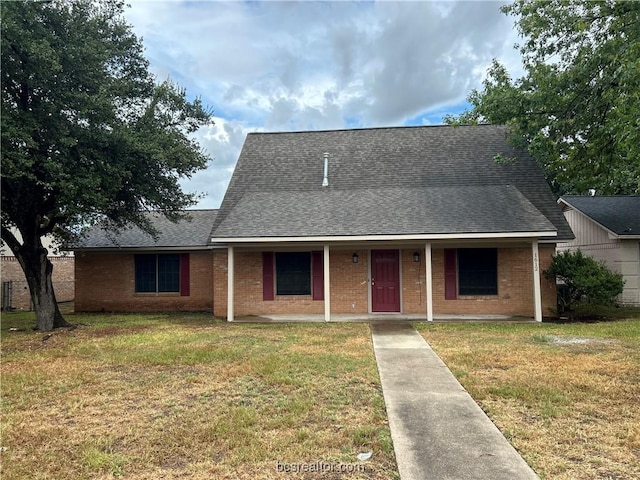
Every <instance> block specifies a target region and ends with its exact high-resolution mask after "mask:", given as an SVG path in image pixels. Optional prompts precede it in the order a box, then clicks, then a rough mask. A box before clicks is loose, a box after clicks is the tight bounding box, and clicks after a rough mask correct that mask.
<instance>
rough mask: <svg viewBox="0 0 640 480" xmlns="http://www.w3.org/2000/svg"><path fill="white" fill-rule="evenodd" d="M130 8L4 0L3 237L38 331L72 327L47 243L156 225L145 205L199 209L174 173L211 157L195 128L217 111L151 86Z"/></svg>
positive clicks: (174, 211) (170, 88) (68, 0)
mask: <svg viewBox="0 0 640 480" xmlns="http://www.w3.org/2000/svg"><path fill="white" fill-rule="evenodd" d="M123 9H124V4H123V3H122V2H121V1H119V0H100V1H98V0H73V1H72V0H52V1H48V2H39V1H37V2H36V1H19V2H1V12H2V119H1V121H2V133H1V135H2V153H1V155H2V240H3V241H4V242H5V243H6V244H7V245H8V246H9V247H10V248H11V250H12V251H13V253H14V255H15V256H16V257H17V259H18V261H19V263H20V265H21V266H22V269H23V270H24V273H25V276H26V279H27V283H28V285H29V288H30V292H31V299H32V301H33V305H34V309H35V312H36V321H37V327H36V328H37V329H39V330H43V331H44V330H51V329H52V328H55V327H59V326H64V325H68V324H67V323H66V321H65V320H64V318H63V317H62V315H61V314H60V311H59V309H58V306H57V303H56V300H55V294H54V291H53V286H52V281H51V272H52V268H53V267H52V264H51V262H50V260H49V259H48V258H47V254H48V252H47V250H46V249H45V248H44V247H43V243H42V238H43V237H44V236H46V235H54V236H58V237H65V238H67V239H68V238H69V236H72V235H74V234H78V233H79V232H81V230H82V228H83V227H86V226H87V225H91V224H95V223H97V222H104V221H107V222H110V223H111V225H113V226H116V227H122V226H124V225H128V224H135V225H138V226H140V227H142V228H144V229H145V230H147V231H150V230H151V227H150V224H149V223H148V221H147V220H146V217H145V215H144V212H145V211H148V210H150V209H154V210H161V211H163V212H165V214H167V215H168V216H177V215H179V212H180V211H181V210H183V209H185V208H186V207H188V206H190V205H193V203H194V201H195V200H196V197H195V196H194V195H193V194H186V193H184V192H183V191H182V189H181V187H180V185H179V183H178V180H179V179H180V178H181V177H188V176H190V175H191V174H193V173H194V172H196V171H197V170H200V169H202V168H205V167H206V163H207V161H208V157H207V155H206V154H205V152H204V151H203V150H202V149H201V148H200V146H199V145H198V144H197V143H196V142H195V141H194V140H193V139H192V138H191V136H190V134H192V133H193V132H194V131H196V130H197V129H198V128H199V127H201V126H202V125H204V124H206V123H208V122H210V121H211V114H210V112H209V111H207V110H206V109H205V108H203V106H202V104H201V102H200V100H199V99H196V100H193V101H189V100H187V98H186V94H185V91H184V90H183V89H181V88H179V87H177V86H176V85H174V84H173V83H171V82H169V81H165V82H164V83H161V84H158V83H157V82H155V79H154V77H153V76H152V75H151V74H150V72H149V69H148V62H147V60H146V59H145V58H144V55H143V46H142V43H141V40H140V39H139V38H137V37H136V36H135V35H134V34H133V32H132V29H131V26H130V25H129V24H127V22H126V21H125V18H124V16H123V11H124V10H123ZM16 230H17V231H18V232H19V235H17V234H15V232H16Z"/></svg>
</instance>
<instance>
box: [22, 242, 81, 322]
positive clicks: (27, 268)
mask: <svg viewBox="0 0 640 480" xmlns="http://www.w3.org/2000/svg"><path fill="white" fill-rule="evenodd" d="M47 253H48V252H47V249H46V248H43V247H42V245H37V246H33V247H32V248H29V245H26V244H25V245H23V246H22V248H20V249H19V251H18V252H16V257H17V258H18V261H19V262H20V264H21V265H22V269H23V271H24V274H25V277H26V278H27V283H28V284H29V292H30V294H31V301H32V303H33V309H34V310H35V312H36V330H39V331H41V332H47V331H49V330H53V329H54V328H58V327H71V326H73V324H71V323H68V322H67V321H66V320H65V319H64V317H63V316H62V313H61V312H60V309H59V308H58V302H57V301H56V295H55V292H54V290H53V281H52V273H53V264H52V263H51V261H50V260H49V259H48V258H47Z"/></svg>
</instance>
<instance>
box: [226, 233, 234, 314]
mask: <svg viewBox="0 0 640 480" xmlns="http://www.w3.org/2000/svg"><path fill="white" fill-rule="evenodd" d="M233 260H234V258H233V247H231V246H229V247H227V322H233V284H234V281H233V273H234V266H233Z"/></svg>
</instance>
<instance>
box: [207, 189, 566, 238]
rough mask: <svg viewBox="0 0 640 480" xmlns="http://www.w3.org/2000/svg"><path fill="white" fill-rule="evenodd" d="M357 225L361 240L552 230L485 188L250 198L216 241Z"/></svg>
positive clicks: (343, 231) (515, 196)
mask: <svg viewBox="0 0 640 480" xmlns="http://www.w3.org/2000/svg"><path fill="white" fill-rule="evenodd" d="M282 205H287V209H286V210H282V209H281V208H280V207H281V206H282ZM363 225H366V226H367V229H366V232H367V234H368V235H410V234H423V233H425V232H428V233H432V234H449V233H476V232H483V233H499V232H505V231H509V232H530V231H534V230H535V231H553V230H555V228H554V226H553V224H552V223H551V222H549V220H547V218H546V217H545V216H544V215H542V214H541V213H540V212H539V211H538V210H537V209H536V208H535V207H534V206H533V205H532V204H531V202H529V201H528V200H527V199H526V198H525V197H524V196H523V195H522V194H521V193H520V192H519V191H518V190H517V189H516V188H515V187H512V186H509V185H491V186H471V187H465V188H464V189H461V188H459V187H430V188H418V187H408V188H384V187H381V188H372V189H360V190H321V191H318V190H316V191H311V192H296V191H276V192H249V193H247V194H245V195H244V196H243V197H242V198H241V199H240V201H239V202H238V203H237V205H236V206H235V208H234V209H233V210H232V211H231V212H230V214H229V215H228V216H227V218H225V220H224V221H223V222H222V223H221V224H220V225H219V226H218V228H217V229H216V233H215V234H216V235H217V236H220V237H279V236H285V235H286V236H294V237H304V236H351V235H362V234H363V231H364V230H362V227H363Z"/></svg>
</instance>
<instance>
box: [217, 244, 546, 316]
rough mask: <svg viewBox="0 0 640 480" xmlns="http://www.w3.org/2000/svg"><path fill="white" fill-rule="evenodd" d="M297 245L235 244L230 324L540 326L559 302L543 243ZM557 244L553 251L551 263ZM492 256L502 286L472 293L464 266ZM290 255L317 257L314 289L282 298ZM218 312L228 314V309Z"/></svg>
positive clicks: (229, 252) (229, 280) (230, 256)
mask: <svg viewBox="0 0 640 480" xmlns="http://www.w3.org/2000/svg"><path fill="white" fill-rule="evenodd" d="M292 240H293V239H289V241H279V242H277V243H264V244H263V243H261V244H235V245H227V246H226V259H224V263H225V265H224V266H225V267H226V268H225V269H224V270H226V272H225V273H226V275H225V276H226V292H225V293H226V295H225V297H226V298H224V300H226V301H225V302H224V303H225V304H226V305H224V307H226V311H225V312H224V313H226V317H227V320H228V321H240V322H299V321H306V322H359V321H363V322H378V321H414V322H415V321H428V322H439V321H446V322H451V321H531V320H532V319H533V321H537V322H541V321H542V317H543V311H547V310H550V305H551V303H552V304H553V306H555V288H554V289H553V292H552V295H551V293H549V292H547V293H546V296H547V302H546V303H544V300H543V285H542V282H544V279H541V275H540V272H541V267H540V247H539V244H538V238H531V237H528V238H527V237H522V238H520V237H516V238H514V237H513V236H510V238H504V237H502V238H496V236H492V237H490V238H481V237H476V238H467V239H460V238H459V237H458V238H456V239H453V238H452V239H443V238H439V239H434V240H433V241H422V242H419V243H418V242H417V241H416V240H415V239H411V240H413V241H408V240H409V239H407V240H403V241H398V239H393V240H392V239H389V240H387V241H380V240H379V239H378V240H377V241H373V240H370V241H364V242H353V241H348V242H347V241H345V242H339V241H335V239H334V241H333V242H331V243H322V244H319V243H316V242H313V243H312V242H299V241H292ZM552 246H553V245H552V244H549V245H546V247H547V248H546V249H545V252H544V253H543V257H544V259H545V262H546V259H547V257H549V258H550V255H551V253H550V252H552V250H553V249H552ZM484 251H488V252H491V251H493V252H494V253H493V255H494V256H493V262H494V269H495V271H494V272H489V273H490V274H491V273H492V274H493V275H494V278H493V280H492V281H493V282H494V287H492V288H490V289H488V290H482V289H480V290H477V291H474V290H473V287H472V288H471V290H469V288H468V287H465V288H466V290H465V289H463V283H464V282H467V283H469V279H468V278H466V277H465V275H466V276H467V277H468V272H463V271H462V270H463V265H462V264H463V261H464V262H469V260H468V259H467V257H469V253H474V254H475V253H476V252H484ZM291 252H297V254H298V256H300V254H301V253H304V254H306V255H308V256H307V257H304V255H302V258H308V260H306V262H307V263H308V265H309V268H308V271H306V272H304V275H303V277H305V276H306V277H307V278H306V280H305V281H306V287H305V288H306V290H305V288H303V289H302V291H301V292H297V293H295V294H292V293H291V292H286V291H280V288H281V286H280V284H279V283H278V282H279V280H280V278H279V277H282V276H283V275H284V273H283V272H284V270H282V271H281V270H280V269H279V268H278V265H277V264H278V262H283V261H284V259H285V258H287V255H288V254H290V253H291ZM459 252H465V255H464V256H463V255H462V253H459ZM473 262H474V261H471V263H473ZM480 263H481V262H480ZM543 268H544V267H543ZM388 272H391V273H388ZM394 272H395V273H394ZM383 273H384V275H385V278H383ZM471 273H472V274H474V272H471ZM475 274H476V275H480V276H481V275H483V274H484V272H480V273H477V272H476V273H475ZM480 276H478V277H477V278H481V277H480ZM219 280H221V279H216V282H217V281H219ZM473 281H474V277H473V276H472V277H471V282H473ZM482 282H483V280H479V283H482ZM485 283H486V282H485ZM489 283H490V282H489ZM218 285H219V284H218ZM550 287H551V286H550V285H545V286H544V289H546V290H550V289H551V288H550ZM551 296H552V297H553V298H552V300H551V301H549V298H551ZM215 303H216V302H215V301H214V304H215ZM216 312H217V313H216V315H221V316H224V313H223V311H221V309H220V303H218V309H217V310H216Z"/></svg>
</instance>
